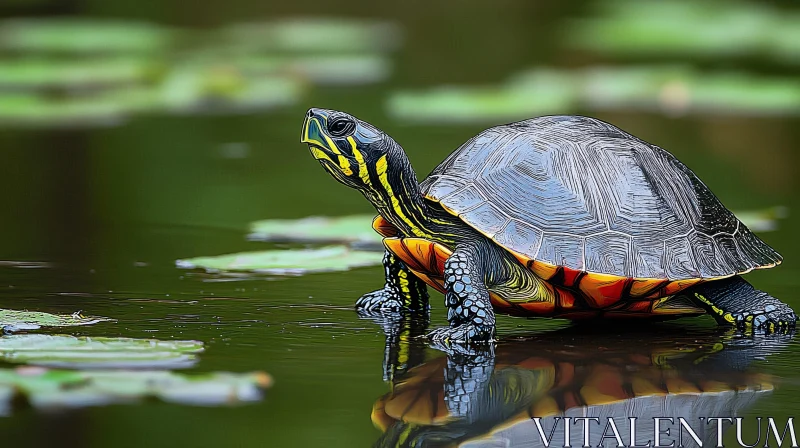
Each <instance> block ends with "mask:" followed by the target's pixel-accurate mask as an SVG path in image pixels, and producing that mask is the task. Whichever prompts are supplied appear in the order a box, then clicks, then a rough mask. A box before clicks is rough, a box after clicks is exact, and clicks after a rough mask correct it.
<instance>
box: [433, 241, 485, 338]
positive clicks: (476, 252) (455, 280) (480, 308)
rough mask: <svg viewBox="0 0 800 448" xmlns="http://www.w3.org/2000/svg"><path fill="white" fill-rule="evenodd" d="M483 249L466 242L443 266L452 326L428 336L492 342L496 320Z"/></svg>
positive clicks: (446, 298) (446, 304) (449, 318)
mask: <svg viewBox="0 0 800 448" xmlns="http://www.w3.org/2000/svg"><path fill="white" fill-rule="evenodd" d="M485 279H486V272H485V269H484V267H483V263H481V254H480V249H479V248H478V247H476V246H475V245H471V244H465V245H459V246H458V247H456V250H455V251H453V253H452V255H450V258H448V259H447V261H446V262H445V265H444V285H445V289H446V293H445V306H447V320H448V322H450V326H449V327H445V328H438V329H436V330H434V331H433V332H432V333H430V334H429V335H428V337H429V338H430V339H431V340H433V342H435V343H439V344H448V343H449V342H476V341H491V340H492V339H494V335H495V328H494V324H495V319H494V310H493V309H492V303H491V301H490V299H489V290H488V289H487V288H486V284H485Z"/></svg>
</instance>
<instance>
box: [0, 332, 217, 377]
mask: <svg viewBox="0 0 800 448" xmlns="http://www.w3.org/2000/svg"><path fill="white" fill-rule="evenodd" d="M202 351H203V343H202V342H199V341H159V340H157V339H132V338H107V337H75V336H69V335H44V334H24V335H11V336H3V337H0V359H2V360H4V361H7V362H13V363H27V364H30V365H38V366H46V367H58V368H73V369H84V368H114V369H120V368H170V369H172V368H182V367H190V366H192V365H194V364H195V363H196V362H197V357H196V354H197V353H200V352H202Z"/></svg>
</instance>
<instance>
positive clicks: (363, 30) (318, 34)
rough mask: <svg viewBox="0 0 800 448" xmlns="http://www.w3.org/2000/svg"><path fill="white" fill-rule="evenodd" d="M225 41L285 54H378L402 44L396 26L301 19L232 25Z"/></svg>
mask: <svg viewBox="0 0 800 448" xmlns="http://www.w3.org/2000/svg"><path fill="white" fill-rule="evenodd" d="M221 34H222V39H224V40H227V41H228V42H233V43H236V44H238V45H241V46H247V47H252V48H257V49H263V50H271V51H281V52H307V53H317V54H320V53H322V54H329V53H331V52H340V53H353V52H378V51H387V50H392V49H394V48H396V47H397V45H398V44H399V41H400V32H399V29H398V28H397V27H396V26H395V25H394V24H392V23H388V22H378V21H372V20H358V19H335V18H331V19H323V18H297V19H283V20H279V21H272V22H260V23H259V22H254V23H241V24H236V25H232V26H230V27H228V28H226V29H224V30H223V32H222V33H221Z"/></svg>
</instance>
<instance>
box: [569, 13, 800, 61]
mask: <svg viewBox="0 0 800 448" xmlns="http://www.w3.org/2000/svg"><path fill="white" fill-rule="evenodd" d="M598 6H599V8H598V11H597V12H598V14H597V15H595V16H594V17H589V18H583V19H579V20H574V21H572V22H571V23H568V25H567V26H566V27H565V29H566V33H565V40H566V41H567V42H568V43H569V44H571V45H573V46H575V47H579V48H583V49H588V50H593V51H597V52H603V53H609V54H616V55H623V56H643V57H651V56H652V55H658V56H659V57H663V56H664V55H668V56H669V55H681V56H683V55H698V56H708V57H714V58H719V57H725V56H741V55H755V56H760V57H763V56H767V57H773V58H774V59H776V60H779V61H781V62H784V61H797V60H798V56H800V46H798V45H797V43H796V42H797V39H796V38H797V37H798V34H797V29H798V28H799V27H800V15H799V14H794V13H791V12H787V11H785V10H783V9H781V8H775V7H771V6H770V5H768V4H764V3H757V2H755V3H754V2H747V3H745V2H735V1H733V2H719V1H713V0H712V1H705V2H692V1H687V0H665V1H659V2H657V3H654V4H644V3H642V2H637V1H630V0H612V1H604V2H602V3H598ZM731 42H736V45H731Z"/></svg>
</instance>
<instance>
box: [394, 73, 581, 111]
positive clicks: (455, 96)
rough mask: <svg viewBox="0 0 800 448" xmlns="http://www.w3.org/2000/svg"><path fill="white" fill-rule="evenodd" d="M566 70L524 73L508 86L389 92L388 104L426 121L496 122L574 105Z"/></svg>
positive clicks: (571, 79)
mask: <svg viewBox="0 0 800 448" xmlns="http://www.w3.org/2000/svg"><path fill="white" fill-rule="evenodd" d="M570 75H571V74H570V73H568V72H564V73H562V72H558V71H555V70H543V71H540V72H535V73H525V74H523V75H522V76H518V77H516V78H514V79H512V80H511V85H510V86H499V87H489V86H477V87H439V88H434V89H430V90H427V91H419V92H413V91H401V92H396V93H394V94H392V95H391V97H390V98H389V100H388V103H387V108H388V110H389V112H390V113H391V114H392V115H394V116H395V117H397V118H400V119H404V120H408V121H415V122H419V123H426V124H438V123H448V122H449V123H471V122H490V121H491V122H496V121H503V120H512V119H515V118H519V117H531V116H536V115H543V114H547V113H557V112H560V111H564V110H568V109H573V108H574V107H575V101H576V100H577V98H578V97H577V93H578V91H577V88H576V85H575V80H574V77H573V76H570Z"/></svg>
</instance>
